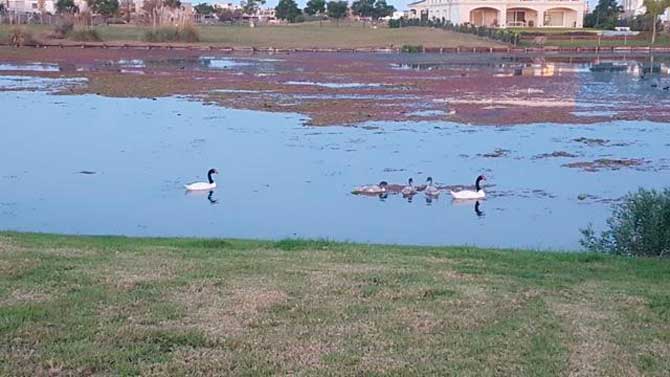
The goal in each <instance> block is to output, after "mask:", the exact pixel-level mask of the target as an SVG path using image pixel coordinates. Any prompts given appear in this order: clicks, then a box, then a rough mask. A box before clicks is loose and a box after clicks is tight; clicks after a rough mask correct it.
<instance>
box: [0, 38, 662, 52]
mask: <svg viewBox="0 0 670 377" xmlns="http://www.w3.org/2000/svg"><path fill="white" fill-rule="evenodd" d="M0 47H10V48H36V49H40V48H61V49H62V48H79V49H93V48H99V49H121V50H149V51H150V50H176V51H213V52H228V53H256V52H257V53H270V54H271V53H376V54H388V53H394V54H409V55H414V54H419V55H420V54H551V53H576V54H580V53H583V54H593V53H611V54H617V53H621V54H628V53H632V52H638V53H641V52H646V53H649V54H651V53H670V47H659V46H623V45H622V46H605V47H602V46H601V47H597V46H595V47H591V46H584V47H559V46H544V47H511V46H510V47H481V46H472V47H470V46H459V47H422V48H421V49H422V51H421V52H416V53H404V52H402V51H401V49H402V47H396V46H394V47H389V46H379V47H352V48H340V47H308V48H304V47H302V48H301V47H295V48H286V47H256V46H248V47H244V46H229V45H224V44H208V43H145V42H137V41H112V42H75V41H67V42H38V43H33V44H26V45H21V46H16V45H13V44H11V43H8V42H0Z"/></svg>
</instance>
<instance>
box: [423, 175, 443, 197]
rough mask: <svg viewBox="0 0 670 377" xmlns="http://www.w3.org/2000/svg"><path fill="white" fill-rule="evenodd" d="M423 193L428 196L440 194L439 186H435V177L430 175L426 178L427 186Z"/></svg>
mask: <svg viewBox="0 0 670 377" xmlns="http://www.w3.org/2000/svg"><path fill="white" fill-rule="evenodd" d="M423 193H424V194H426V195H428V196H439V195H440V193H441V191H440V189H438V188H437V187H435V186H433V177H428V178H427V179H426V188H425V189H424V190H423Z"/></svg>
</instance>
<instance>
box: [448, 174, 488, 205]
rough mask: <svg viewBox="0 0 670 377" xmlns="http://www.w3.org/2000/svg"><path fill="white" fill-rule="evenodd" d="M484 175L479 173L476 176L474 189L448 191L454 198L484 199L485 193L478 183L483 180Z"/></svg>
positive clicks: (484, 178)
mask: <svg viewBox="0 0 670 377" xmlns="http://www.w3.org/2000/svg"><path fill="white" fill-rule="evenodd" d="M485 180H486V177H484V176H483V175H480V176H479V177H477V179H476V180H475V191H472V190H461V191H455V192H454V191H449V193H451V196H453V197H454V199H464V200H467V199H484V198H485V197H486V193H485V192H484V190H483V189H482V188H481V186H479V183H480V182H481V181H485Z"/></svg>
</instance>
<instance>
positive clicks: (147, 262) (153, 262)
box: [94, 253, 191, 290]
mask: <svg viewBox="0 0 670 377" xmlns="http://www.w3.org/2000/svg"><path fill="white" fill-rule="evenodd" d="M189 267H191V265H190V264H188V263H187V262H185V261H177V260H176V259H174V258H173V257H170V256H166V255H162V254H159V253H156V254H152V255H138V256H133V255H123V256H118V257H116V258H115V259H114V261H113V263H109V264H104V265H101V266H100V268H99V269H97V271H94V274H95V275H96V276H98V277H99V279H100V280H102V282H103V283H104V284H105V285H106V286H108V287H112V288H115V289H121V290H131V289H133V288H135V287H136V286H137V285H138V284H141V283H147V282H157V281H163V280H170V279H173V278H174V277H176V276H177V275H179V273H180V272H184V271H186V270H188V268H189Z"/></svg>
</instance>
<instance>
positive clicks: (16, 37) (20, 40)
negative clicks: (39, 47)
mask: <svg viewBox="0 0 670 377" xmlns="http://www.w3.org/2000/svg"><path fill="white" fill-rule="evenodd" d="M7 39H8V42H9V44H11V45H14V46H17V47H20V46H26V45H32V44H35V39H33V35H32V34H31V33H30V32H29V31H27V30H25V29H23V28H14V29H12V30H10V31H9V36H8V37H7Z"/></svg>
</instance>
